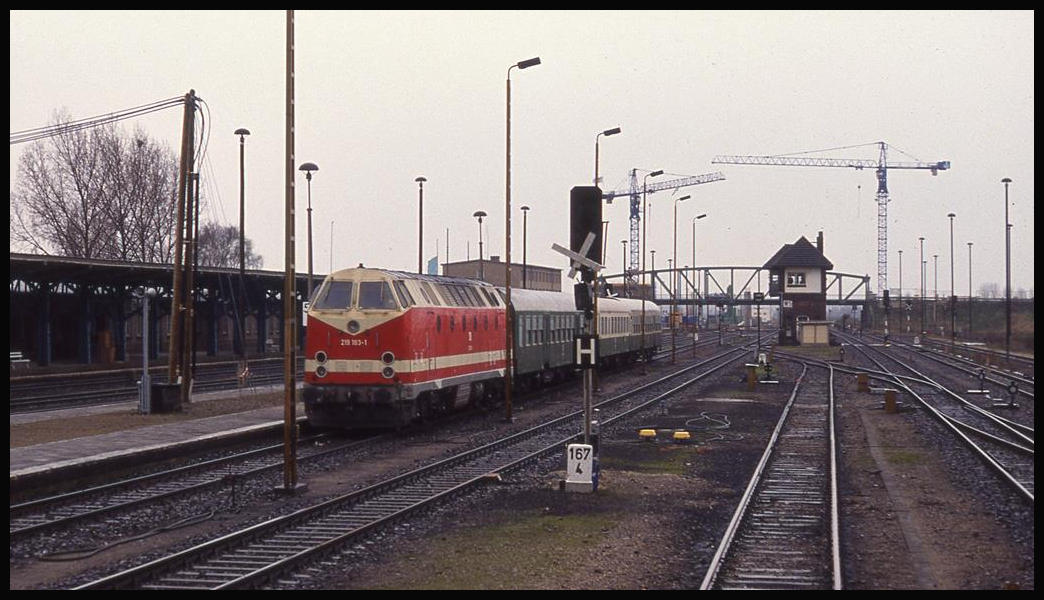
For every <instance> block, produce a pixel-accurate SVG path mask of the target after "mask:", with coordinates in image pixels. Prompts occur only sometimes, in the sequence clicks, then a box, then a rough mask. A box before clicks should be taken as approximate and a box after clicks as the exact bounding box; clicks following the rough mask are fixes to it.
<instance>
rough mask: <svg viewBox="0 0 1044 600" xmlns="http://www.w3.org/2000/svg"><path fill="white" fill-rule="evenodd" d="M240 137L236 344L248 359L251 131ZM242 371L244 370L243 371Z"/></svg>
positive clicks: (244, 129) (243, 130)
mask: <svg viewBox="0 0 1044 600" xmlns="http://www.w3.org/2000/svg"><path fill="white" fill-rule="evenodd" d="M234 135H238V136H239V298H238V303H237V310H236V313H237V317H238V318H237V319H236V334H237V336H238V337H237V339H236V342H237V343H238V344H239V356H240V358H241V359H245V358H246V337H245V336H244V335H243V324H244V323H245V317H244V316H243V295H244V294H246V250H245V248H246V235H245V234H244V229H243V227H244V222H245V220H246V188H245V186H244V183H243V178H244V174H243V171H244V164H245V162H244V161H245V159H244V152H245V150H244V149H245V147H246V136H248V135H250V130H249V129H246V128H245V127H240V128H239V129H237V130H236V131H235V133H234ZM241 370H242V369H241Z"/></svg>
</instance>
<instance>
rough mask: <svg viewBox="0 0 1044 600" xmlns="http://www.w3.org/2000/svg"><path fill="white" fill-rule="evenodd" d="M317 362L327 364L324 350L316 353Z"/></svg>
mask: <svg viewBox="0 0 1044 600" xmlns="http://www.w3.org/2000/svg"><path fill="white" fill-rule="evenodd" d="M315 360H317V361H318V362H321V363H324V362H326V353H325V352H323V351H322V350H320V351H318V352H316V353H315Z"/></svg>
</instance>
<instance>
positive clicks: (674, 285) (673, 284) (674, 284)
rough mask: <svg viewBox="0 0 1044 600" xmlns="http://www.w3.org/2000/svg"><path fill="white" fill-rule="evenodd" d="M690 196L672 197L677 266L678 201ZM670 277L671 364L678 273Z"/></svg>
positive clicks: (676, 344) (675, 348) (676, 343)
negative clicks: (672, 279)
mask: <svg viewBox="0 0 1044 600" xmlns="http://www.w3.org/2000/svg"><path fill="white" fill-rule="evenodd" d="M689 198H692V196H682V197H681V198H675V199H674V265H675V267H677V266H678V203H679V202H684V201H685V200H688V199H689ZM671 277H672V278H674V281H672V282H671V289H672V291H673V293H672V294H671V364H674V363H675V356H674V353H675V352H676V351H677V346H678V340H677V339H676V338H677V330H676V329H675V327H674V314H675V313H676V312H678V275H677V273H674V272H673V271H672V272H671Z"/></svg>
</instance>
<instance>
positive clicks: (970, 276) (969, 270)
mask: <svg viewBox="0 0 1044 600" xmlns="http://www.w3.org/2000/svg"><path fill="white" fill-rule="evenodd" d="M971 247H972V243H971V242H968V339H971V332H972V268H971Z"/></svg>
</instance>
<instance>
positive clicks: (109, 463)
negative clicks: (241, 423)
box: [9, 420, 283, 493]
mask: <svg viewBox="0 0 1044 600" xmlns="http://www.w3.org/2000/svg"><path fill="white" fill-rule="evenodd" d="M282 428H283V421H281V420H279V421H271V422H268V423H260V424H257V425H251V426H249V427H242V428H239V429H231V430H228V431H221V432H218V433H212V434H208V435H203V436H199V437H197V438H193V439H191V440H184V441H180V442H173V443H168V444H157V445H155V446H149V447H146V448H131V449H127V450H118V451H114V452H108V453H105V454H98V455H94V456H88V457H84V458H82V459H76V460H68V461H63V462H58V463H51V464H47V465H39V466H34V467H29V468H25V469H20V470H18V471H12V472H11V473H10V483H9V492H10V493H16V492H22V491H25V490H29V489H33V488H36V487H42V486H46V485H50V484H53V483H56V482H58V481H62V480H68V479H79V478H82V477H86V476H89V475H93V474H97V472H98V471H99V470H100V469H120V468H125V467H128V466H133V465H134V464H135V463H138V462H141V461H147V462H154V461H158V460H164V459H167V458H173V457H175V456H177V455H179V454H184V453H187V452H199V451H202V450H206V449H207V448H210V447H214V446H219V445H221V444H222V443H224V442H226V441H227V440H228V439H229V438H232V437H240V438H242V441H250V440H252V439H257V438H260V437H264V436H265V435H267V434H270V433H272V432H275V431H279V430H281V429H282Z"/></svg>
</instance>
